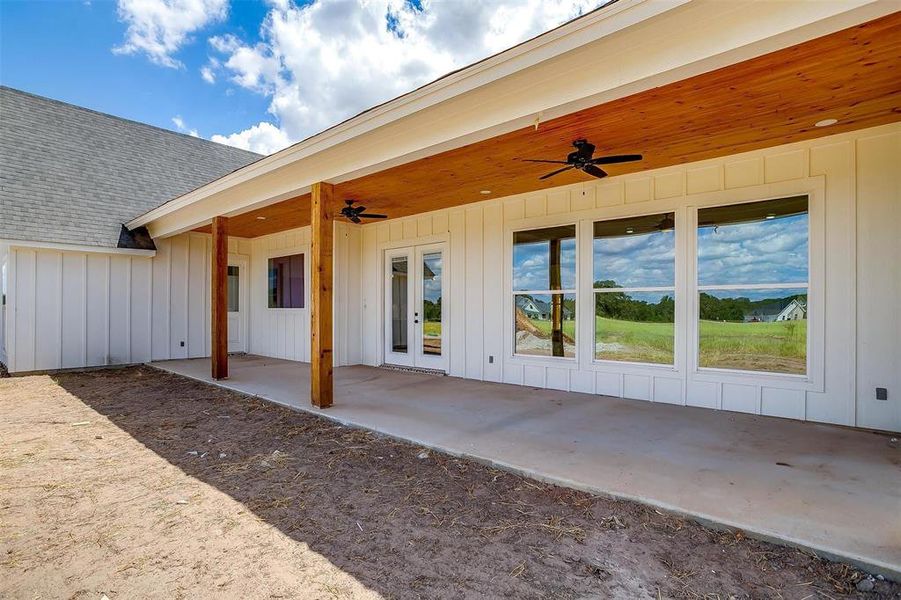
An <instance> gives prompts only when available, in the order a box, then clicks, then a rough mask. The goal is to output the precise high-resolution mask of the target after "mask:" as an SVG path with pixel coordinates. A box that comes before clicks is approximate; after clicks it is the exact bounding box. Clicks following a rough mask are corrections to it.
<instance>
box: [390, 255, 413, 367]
mask: <svg viewBox="0 0 901 600" xmlns="http://www.w3.org/2000/svg"><path fill="white" fill-rule="evenodd" d="M407 267H408V265H407V258H406V257H405V256H396V257H394V258H392V259H391V350H392V352H399V353H402V354H406V353H407V318H408V310H407V281H408V279H407V277H408V275H407V272H408V271H409V269H408V268H407Z"/></svg>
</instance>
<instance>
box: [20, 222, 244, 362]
mask: <svg viewBox="0 0 901 600" xmlns="http://www.w3.org/2000/svg"><path fill="white" fill-rule="evenodd" d="M239 242H241V243H242V244H246V242H243V241H240V240H230V246H231V249H232V250H234V252H235V253H237V252H238V250H239V248H238V245H239ZM246 250H249V248H248V249H246ZM209 269H210V238H209V236H208V235H204V234H198V233H189V234H183V235H180V236H176V237H173V238H169V239H164V240H158V241H157V253H156V256H154V257H145V256H131V255H123V254H116V253H103V252H75V251H67V250H58V249H40V248H31V247H16V245H15V242H9V256H8V276H9V285H10V286H11V287H10V290H9V294H8V306H7V315H8V318H7V328H8V334H9V339H8V343H7V348H8V349H9V350H10V352H9V353H8V356H7V360H8V366H9V369H10V371H13V372H20V373H21V372H29V371H45V370H55V369H68V368H78V367H94V366H103V365H121V364H133V363H142V362H147V361H150V360H165V359H170V358H192V357H202V356H208V355H209V348H210V300H209V298H210V277H209ZM13 316H14V317H15V318H12V317H13Z"/></svg>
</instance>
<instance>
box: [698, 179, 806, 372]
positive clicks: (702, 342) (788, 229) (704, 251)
mask: <svg viewBox="0 0 901 600" xmlns="http://www.w3.org/2000/svg"><path fill="white" fill-rule="evenodd" d="M807 205H808V201H807V197H806V196H798V197H793V198H785V199H781V200H767V201H764V202H753V203H748V204H737V205H732V206H720V207H715V208H705V209H701V210H699V211H698V294H699V296H698V308H699V311H698V316H699V323H698V366H699V367H708V368H721V369H740V370H745V371H765V372H770V373H787V374H797V375H802V374H805V373H807V288H808V262H809V259H808V234H809V231H808V216H807V210H808V206H807Z"/></svg>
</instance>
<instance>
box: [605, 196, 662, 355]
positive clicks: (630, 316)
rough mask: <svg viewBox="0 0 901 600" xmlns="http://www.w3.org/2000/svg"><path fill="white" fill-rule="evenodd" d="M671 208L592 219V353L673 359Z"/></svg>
mask: <svg viewBox="0 0 901 600" xmlns="http://www.w3.org/2000/svg"><path fill="white" fill-rule="evenodd" d="M674 228H675V216H674V215H673V213H665V214H658V215H648V216H643V217H635V218H628V219H615V220H611V221H600V222H597V223H595V224H594V242H593V246H594V250H593V253H594V267H593V269H594V270H593V273H594V312H595V342H594V356H595V358H596V359H598V360H615V361H628V362H640V363H656V364H668V365H671V364H673V345H674V343H673V340H674V335H675V325H674V323H675V312H676V311H675V289H676V275H675V273H676V268H675V250H676V241H675V230H674Z"/></svg>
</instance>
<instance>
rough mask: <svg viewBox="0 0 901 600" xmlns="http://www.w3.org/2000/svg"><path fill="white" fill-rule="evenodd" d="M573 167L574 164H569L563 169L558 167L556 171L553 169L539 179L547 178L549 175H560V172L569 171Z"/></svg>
mask: <svg viewBox="0 0 901 600" xmlns="http://www.w3.org/2000/svg"><path fill="white" fill-rule="evenodd" d="M572 168H573V166H572V165H569V166H566V167H563V168H562V169H557V170H556V171H551V172H550V173H548V174H547V175H542V176H541V177H539V178H538V179H547V178H548V177H553V176H554V175H559V174H560V173H562V172H563V171H569V170H570V169H572Z"/></svg>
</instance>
